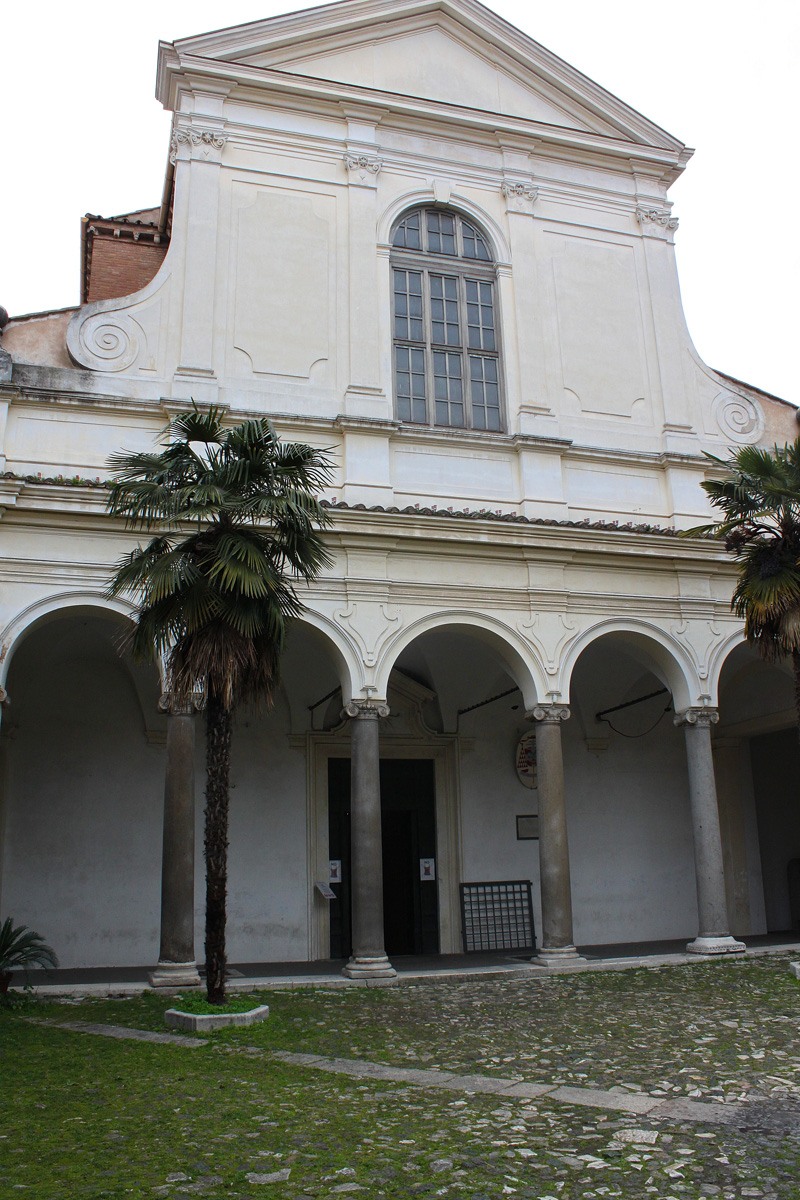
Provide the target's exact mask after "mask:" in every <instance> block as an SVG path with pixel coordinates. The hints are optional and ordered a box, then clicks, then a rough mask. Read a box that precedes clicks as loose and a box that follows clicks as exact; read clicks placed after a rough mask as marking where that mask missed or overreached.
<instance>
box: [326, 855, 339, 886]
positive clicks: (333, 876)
mask: <svg viewBox="0 0 800 1200" xmlns="http://www.w3.org/2000/svg"><path fill="white" fill-rule="evenodd" d="M341 882H342V860H341V859H340V858H332V859H331V860H330V862H329V863H328V883H341Z"/></svg>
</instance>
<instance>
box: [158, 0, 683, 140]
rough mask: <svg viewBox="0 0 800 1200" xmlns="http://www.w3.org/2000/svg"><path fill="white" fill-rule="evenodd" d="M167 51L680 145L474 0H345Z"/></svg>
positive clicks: (189, 40) (584, 130)
mask: <svg viewBox="0 0 800 1200" xmlns="http://www.w3.org/2000/svg"><path fill="white" fill-rule="evenodd" d="M175 49H176V51H178V53H179V54H180V55H190V56H192V57H193V58H212V59H216V60H218V61H224V62H228V63H231V64H233V63H236V64H241V65H242V66H243V67H247V68H256V69H258V68H268V69H271V70H273V71H280V72H283V73H287V74H294V75H298V76H303V77H306V78H309V77H310V78H312V79H318V80H326V81H329V82H333V83H338V84H343V85H352V86H355V87H359V88H366V89H370V91H371V92H373V93H374V92H385V93H387V94H391V95H401V96H410V97H414V98H418V99H421V100H425V101H429V102H434V103H440V104H447V105H457V106H459V107H462V108H467V109H475V110H480V111H482V112H490V113H498V114H500V115H501V116H503V117H507V118H515V119H523V120H526V121H534V122H537V123H541V124H543V125H549V126H556V127H560V128H564V129H569V130H574V131H578V132H580V133H588V134H595V135H598V134H599V135H601V136H607V137H613V138H617V139H619V138H622V139H625V140H630V141H634V142H637V143H638V144H645V145H652V146H658V147H662V148H665V149H667V148H669V149H671V150H674V149H678V148H681V143H680V142H678V141H677V140H676V139H675V138H672V137H671V136H670V135H669V134H667V133H665V132H664V131H663V130H662V129H660V128H659V127H658V126H657V125H654V124H652V122H650V121H648V120H647V119H646V118H645V117H643V116H641V114H640V113H637V112H636V111H635V110H634V109H631V108H629V107H628V106H627V105H625V104H623V103H622V102H621V101H620V100H618V99H617V98H616V97H615V96H613V95H611V93H609V92H606V91H605V90H604V89H603V88H601V87H599V86H598V85H597V84H595V83H593V82H592V81H591V80H589V79H587V78H586V77H585V76H583V75H581V74H580V72H578V71H575V70H574V68H572V67H570V66H569V65H568V64H567V63H565V62H563V60H561V59H559V58H558V57H557V56H556V55H554V54H551V53H550V51H548V50H546V49H545V48H544V47H543V46H540V45H539V43H538V42H535V41H533V39H531V38H529V37H527V35H525V34H523V33H521V32H520V30H518V29H515V28H514V27H513V26H512V25H509V24H508V23H507V22H505V21H503V20H502V19H501V18H500V17H498V16H497V15H496V14H495V13H493V12H492V11H491V10H490V9H488V8H486V7H484V5H482V4H480V3H478V0H345V2H344V3H338V4H330V5H324V6H322V7H321V8H314V9H307V10H305V11H303V12H298V13H292V14H289V15H288V16H285V17H273V18H270V19H268V20H265V21H256V22H252V23H251V24H249V25H241V26H238V27H236V28H233V29H224V30H220V31H218V32H217V33H212V34H205V35H201V36H199V37H193V38H185V39H182V40H181V41H179V42H176V43H175Z"/></svg>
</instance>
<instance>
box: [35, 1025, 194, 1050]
mask: <svg viewBox="0 0 800 1200" xmlns="http://www.w3.org/2000/svg"><path fill="white" fill-rule="evenodd" d="M30 1024H32V1025H47V1026H48V1027H49V1028H51V1029H66V1030H68V1031H69V1032H70V1033H93V1034H96V1035H97V1036H98V1037H110V1038H120V1039H121V1040H122V1041H132V1042H155V1043H156V1044H157V1045H160V1046H183V1047H186V1048H188V1049H190V1050H196V1049H198V1048H199V1047H200V1046H207V1045H208V1042H207V1041H206V1040H205V1039H204V1038H191V1037H180V1036H178V1035H177V1034H174V1033H152V1032H151V1031H150V1030H149V1029H129V1028H127V1026H125V1025H93V1024H91V1023H89V1022H88V1021H37V1020H35V1019H32V1020H31V1021H30Z"/></svg>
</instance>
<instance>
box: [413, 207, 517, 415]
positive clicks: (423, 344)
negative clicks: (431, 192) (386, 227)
mask: <svg viewBox="0 0 800 1200" xmlns="http://www.w3.org/2000/svg"><path fill="white" fill-rule="evenodd" d="M392 247H393V249H394V252H395V253H394V254H393V259H394V262H393V268H392V276H393V293H394V303H393V321H394V340H395V393H396V397H397V415H398V417H399V419H400V420H401V421H408V422H412V423H414V424H420V425H425V424H427V425H439V426H446V427H452V428H464V429H482V430H486V431H487V432H499V431H500V430H501V429H502V420H501V411H500V409H501V402H500V364H499V357H498V352H499V339H498V336H497V318H496V316H495V308H494V272H493V270H492V255H491V252H490V249H489V245H488V243H487V241H486V239H485V237H484V236H483V234H481V232H480V231H479V230H478V229H477V228H476V227H475V226H474V225H472V224H471V223H470V222H468V221H465V220H464V219H463V218H462V217H461V216H460V215H459V214H458V213H452V212H446V211H444V210H442V209H437V208H428V209H417V210H415V211H414V212H411V213H407V214H406V216H405V217H403V219H402V220H401V221H400V222H399V224H398V225H397V227H396V229H395V231H394V234H393V236H392ZM428 255H437V256H442V255H447V256H448V257H449V258H450V259H451V260H452V265H451V263H450V262H448V263H447V265H446V267H445V269H444V270H442V267H443V264H442V263H441V259H440V260H439V263H438V265H437V263H436V259H435V258H430V259H427V256H428ZM459 260H461V261H460V262H459ZM467 262H469V266H468V265H467ZM467 272H469V274H467Z"/></svg>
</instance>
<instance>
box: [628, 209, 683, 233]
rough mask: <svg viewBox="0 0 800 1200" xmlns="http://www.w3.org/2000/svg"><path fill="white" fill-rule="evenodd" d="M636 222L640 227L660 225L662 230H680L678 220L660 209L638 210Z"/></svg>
mask: <svg viewBox="0 0 800 1200" xmlns="http://www.w3.org/2000/svg"><path fill="white" fill-rule="evenodd" d="M636 220H637V221H638V222H639V224H640V225H659V226H660V227H661V228H662V229H677V228H678V218H677V217H673V216H672V215H671V214H670V213H669V211H667V212H664V211H663V210H662V209H660V208H637V209H636Z"/></svg>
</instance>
